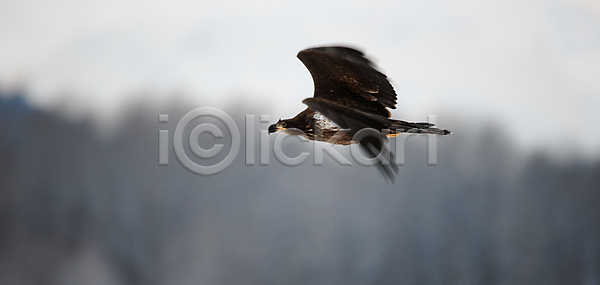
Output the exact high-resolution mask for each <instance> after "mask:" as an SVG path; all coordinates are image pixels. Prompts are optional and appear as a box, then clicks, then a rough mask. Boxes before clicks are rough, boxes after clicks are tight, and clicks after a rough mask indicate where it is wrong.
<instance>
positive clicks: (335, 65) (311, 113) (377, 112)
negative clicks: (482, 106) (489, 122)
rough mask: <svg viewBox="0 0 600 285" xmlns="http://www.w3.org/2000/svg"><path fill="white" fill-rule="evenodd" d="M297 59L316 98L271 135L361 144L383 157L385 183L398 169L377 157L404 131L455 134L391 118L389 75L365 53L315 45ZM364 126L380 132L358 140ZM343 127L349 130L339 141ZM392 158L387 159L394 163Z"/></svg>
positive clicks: (393, 96) (392, 104)
mask: <svg viewBox="0 0 600 285" xmlns="http://www.w3.org/2000/svg"><path fill="white" fill-rule="evenodd" d="M298 58H299V59H300V61H302V63H304V65H305V66H306V67H307V68H308V70H309V71H310V74H311V75H312V78H313V81H314V84H315V92H314V95H313V98H307V99H304V100H303V101H302V103H304V104H306V105H308V108H306V110H304V111H302V112H300V113H299V114H298V115H296V116H295V117H293V118H291V119H286V120H279V121H278V122H277V123H275V124H273V125H271V126H269V133H275V132H282V133H285V134H289V135H299V136H303V137H305V138H307V139H309V140H315V141H322V142H329V143H333V144H340V145H349V144H351V143H360V146H361V147H363V149H364V150H366V152H367V153H368V155H369V156H371V158H375V157H378V159H379V162H378V163H377V164H376V165H377V166H378V170H379V171H380V173H381V174H382V175H383V177H384V178H385V179H386V181H392V182H393V181H394V179H395V177H396V174H397V172H398V167H397V166H396V165H395V163H394V162H393V161H387V160H385V159H384V158H379V157H381V156H378V155H379V153H380V152H387V153H388V154H389V150H388V149H387V148H386V147H385V144H384V140H386V139H387V137H393V136H397V135H398V134H400V133H422V134H436V135H448V134H450V131H448V130H444V129H438V128H434V127H433V124H431V123H413V122H406V121H401V120H394V119H390V117H391V114H390V112H389V111H388V109H387V108H391V109H395V108H396V99H397V97H396V92H395V91H394V88H393V87H392V85H391V84H390V82H389V81H388V79H387V77H386V76H385V74H383V73H381V72H379V71H377V69H375V66H374V65H373V63H372V62H371V61H369V60H368V59H367V58H365V56H364V54H363V53H362V52H360V51H358V50H356V49H353V48H349V47H341V46H331V47H316V48H310V49H305V50H303V51H300V52H299V53H298ZM365 128H371V129H374V130H376V132H371V134H370V135H368V136H366V137H363V138H362V139H361V140H360V141H359V142H357V141H354V140H353V137H354V135H355V134H356V133H357V132H359V131H360V130H362V129H365ZM340 129H342V130H346V132H345V133H344V132H342V133H341V135H339V134H338V136H336V137H334V135H335V134H336V133H338V131H340ZM392 156H393V155H391V154H390V155H388V156H387V157H388V158H390V160H393V157H392ZM384 157H385V156H384Z"/></svg>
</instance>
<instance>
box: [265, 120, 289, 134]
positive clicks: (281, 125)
mask: <svg viewBox="0 0 600 285" xmlns="http://www.w3.org/2000/svg"><path fill="white" fill-rule="evenodd" d="M286 127H287V122H285V121H282V120H281V119H279V121H277V123H275V124H272V125H270V126H269V134H272V133H276V132H279V131H283V130H285V128H286Z"/></svg>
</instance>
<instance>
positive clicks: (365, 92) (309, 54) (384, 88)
mask: <svg viewBox="0 0 600 285" xmlns="http://www.w3.org/2000/svg"><path fill="white" fill-rule="evenodd" d="M298 58H299V59H300V60H301V61H302V63H304V65H305V66H306V68H308V70H309V71H310V73H311V75H312V78H313V81H314V85H315V91H314V95H313V96H314V97H315V98H324V99H327V100H329V101H332V102H336V103H338V104H341V105H344V106H346V107H348V108H353V109H356V110H360V111H363V112H367V113H371V114H375V115H379V116H383V117H386V118H389V117H390V112H389V111H388V110H387V109H386V108H391V109H395V108H396V99H397V97H396V92H395V91H394V88H393V87H392V85H391V84H390V82H389V81H388V80H387V77H386V76H385V75H384V74H383V73H381V72H379V71H377V70H376V69H375V67H374V65H373V63H372V62H371V61H369V60H368V59H367V58H365V57H364V54H363V53H362V52H360V51H357V50H354V49H351V48H347V47H319V48H311V49H306V50H303V51H301V52H299V53H298Z"/></svg>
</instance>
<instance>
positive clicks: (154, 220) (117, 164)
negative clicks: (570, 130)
mask: <svg viewBox="0 0 600 285" xmlns="http://www.w3.org/2000/svg"><path fill="white" fill-rule="evenodd" d="M196 107H201V106H192V107H190V106H186V107H185V108H183V107H176V106H173V107H172V108H171V109H168V110H160V111H156V110H151V108H147V109H144V108H140V109H137V110H131V111H130V112H129V114H128V117H127V118H125V119H124V120H123V121H122V122H123V124H122V126H121V127H120V128H119V130H118V132H117V133H116V134H115V135H114V136H111V137H110V138H99V136H98V135H97V134H96V132H95V131H94V128H93V127H92V123H90V122H89V121H85V120H82V121H70V120H67V119H65V118H64V117H62V116H60V115H59V114H57V113H58V112H51V111H42V110H37V109H35V108H32V107H31V106H29V105H28V104H27V103H26V101H25V100H24V99H23V96H22V94H7V93H6V92H5V93H4V94H0V122H1V124H0V132H1V133H2V136H0V185H1V190H0V229H1V230H0V283H1V284H585V285H592V284H600V186H599V185H600V161H596V162H589V161H581V160H578V159H571V160H563V161H559V160H555V159H552V158H549V157H548V156H547V155H545V154H544V153H543V152H535V153H524V152H523V151H522V150H519V149H517V148H516V147H515V146H514V144H513V143H512V142H511V140H510V136H509V135H508V134H507V132H506V131H503V130H502V128H499V127H496V126H495V125H494V124H493V123H492V124H488V123H479V122H478V120H476V119H472V118H471V119H469V118H449V119H447V120H444V124H440V126H441V127H444V128H448V129H450V130H452V131H453V135H451V136H449V137H442V138H439V139H438V165H437V166H427V163H426V162H427V159H426V138H424V137H416V138H414V139H413V138H410V139H408V140H407V147H406V163H405V165H404V166H401V167H400V174H399V177H398V179H397V181H396V183H395V184H394V185H391V184H390V185H386V184H385V182H384V180H383V179H381V177H379V176H378V174H377V172H376V171H375V169H373V168H367V167H361V166H351V167H342V166H338V165H337V164H335V163H334V162H333V161H332V160H331V159H330V158H329V157H327V156H326V159H325V162H326V163H325V165H323V166H313V165H312V163H310V161H307V162H305V163H304V164H302V165H300V166H297V167H287V166H283V165H281V164H280V163H278V162H277V161H276V160H275V159H274V158H273V157H271V164H270V165H269V166H260V164H259V163H257V164H256V165H253V166H246V165H244V156H245V153H244V148H243V144H242V148H241V149H240V153H239V154H238V157H237V159H236V160H235V161H234V163H233V164H232V165H231V166H230V167H229V168H228V169H226V170H225V171H223V172H222V173H219V174H216V175H212V176H207V177H205V176H198V175H195V174H193V173H190V172H188V171H187V170H185V169H184V168H183V167H182V166H181V165H180V164H179V163H178V162H177V159H176V157H175V155H174V154H173V153H172V147H170V148H171V149H170V151H171V153H170V158H169V159H170V164H169V166H167V167H165V166H162V167H161V166H158V130H160V129H168V130H169V131H170V135H171V136H172V134H173V131H174V127H175V125H176V123H177V121H178V120H179V119H180V118H181V117H182V116H183V114H185V113H186V112H188V111H190V110H191V109H193V108H196ZM226 111H227V112H228V114H230V115H231V116H232V117H233V118H234V119H235V120H236V121H237V122H238V126H239V127H240V130H241V131H242V132H243V130H244V121H243V119H244V116H245V115H246V114H257V115H260V113H259V112H257V110H245V109H242V108H240V107H233V108H232V109H231V110H226ZM258 111H260V110H258ZM159 114H169V116H170V118H171V119H170V121H169V123H168V124H162V125H161V124H159V123H158V121H157V118H158V115H159ZM439 118H440V119H439V121H438V122H441V121H442V118H446V117H444V116H441V115H440V116H439ZM272 119H273V118H272ZM263 127H265V128H266V126H263ZM263 129H264V128H263ZM259 130H260V127H257V130H256V131H257V133H258V131H259ZM550 131H556V130H550ZM256 137H257V140H258V137H259V136H258V135H257V136H256ZM242 138H243V135H242ZM272 141H273V140H272V138H271V142H272ZM296 151H297V150H296ZM290 153H292V154H293V153H294V150H290ZM292 154H290V156H293V155H292ZM271 156H272V155H271ZM256 157H257V158H259V157H260V155H259V154H258V153H257V156H256Z"/></svg>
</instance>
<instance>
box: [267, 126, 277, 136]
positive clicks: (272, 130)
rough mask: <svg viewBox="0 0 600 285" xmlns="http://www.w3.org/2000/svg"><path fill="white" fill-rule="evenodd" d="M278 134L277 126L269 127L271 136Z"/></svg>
mask: <svg viewBox="0 0 600 285" xmlns="http://www.w3.org/2000/svg"><path fill="white" fill-rule="evenodd" d="M274 132H277V124H272V125H270V126H269V134H272V133H274Z"/></svg>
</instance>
